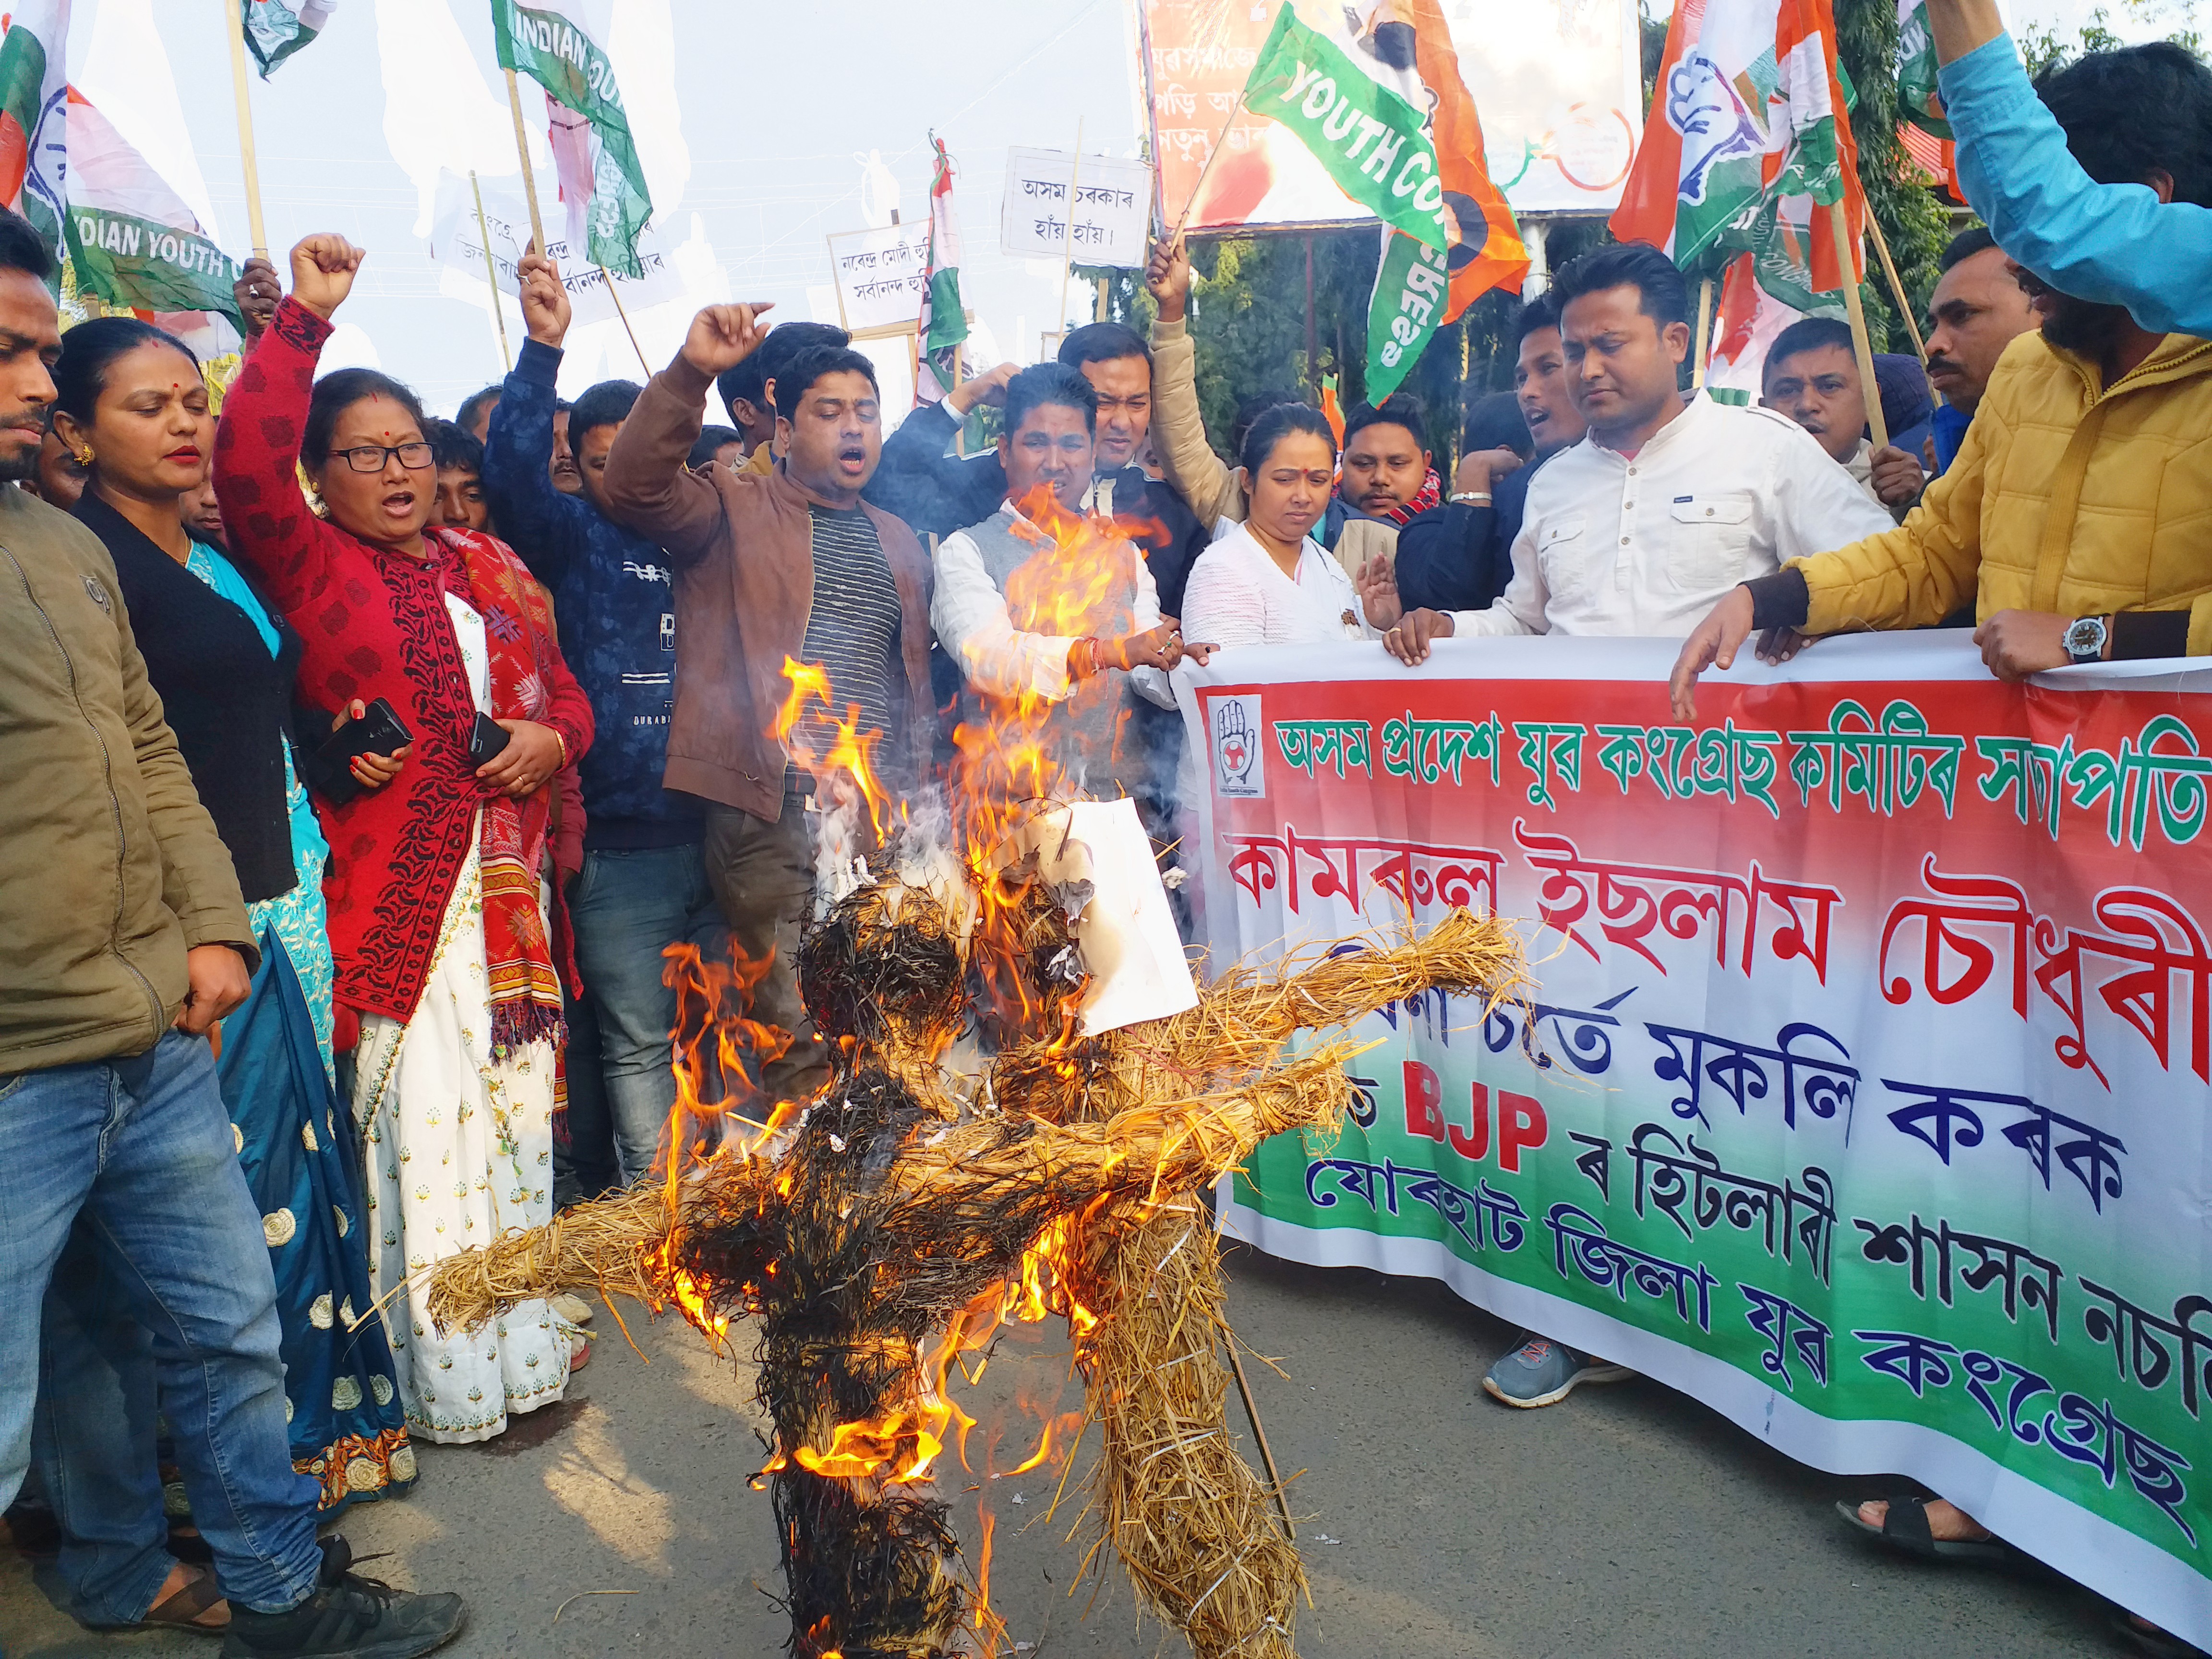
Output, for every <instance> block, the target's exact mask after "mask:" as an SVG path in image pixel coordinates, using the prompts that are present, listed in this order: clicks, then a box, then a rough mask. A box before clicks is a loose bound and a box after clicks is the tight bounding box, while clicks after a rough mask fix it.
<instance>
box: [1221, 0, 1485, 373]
mask: <svg viewBox="0 0 2212 1659" xmlns="http://www.w3.org/2000/svg"><path fill="white" fill-rule="evenodd" d="M1326 15H1327V17H1328V21H1327V23H1326V24H1325V25H1324V26H1322V27H1312V26H1309V25H1308V24H1307V23H1306V22H1305V21H1303V20H1302V19H1301V18H1300V17H1299V15H1298V14H1297V9H1296V8H1295V7H1294V6H1292V5H1291V4H1288V3H1285V5H1284V6H1283V8H1282V9H1281V10H1280V11H1279V12H1278V13H1277V14H1276V16H1275V24H1274V27H1273V29H1272V30H1271V31H1270V32H1269V33H1268V36H1267V43H1266V44H1265V45H1264V46H1261V49H1260V53H1259V57H1258V58H1257V60H1256V61H1255V63H1254V64H1253V67H1252V73H1251V76H1250V78H1249V80H1248V81H1247V82H1246V84H1245V88H1244V102H1245V107H1246V108H1247V109H1249V110H1250V111H1251V112H1254V113H1255V114H1259V115H1264V116H1266V117H1267V118H1269V119H1271V120H1273V121H1276V122H1278V123H1279V124H1280V125H1284V126H1285V127H1287V128H1289V129H1290V131H1291V132H1292V133H1294V134H1295V135H1297V138H1298V140H1299V142H1301V143H1304V145H1305V147H1306V149H1308V150H1310V152H1311V153H1312V154H1313V155H1314V157H1315V159H1316V160H1317V161H1320V163H1321V164H1322V167H1323V168H1324V169H1326V170H1327V172H1328V174H1329V176H1330V178H1332V179H1334V180H1335V182H1336V184H1337V186H1338V188H1339V189H1340V190H1342V191H1344V193H1345V194H1346V196H1348V197H1351V198H1352V200H1353V201H1355V202H1357V203H1358V204H1360V205H1361V206H1362V207H1364V208H1366V209H1368V210H1370V211H1371V212H1373V213H1374V214H1375V215H1376V217H1377V218H1379V219H1380V220H1382V222H1383V256H1382V259H1381V262H1380V264H1379V267H1378V269H1377V271H1376V284H1375V291H1374V295H1373V296H1372V298H1371V299H1370V301H1369V306H1368V314H1367V375H1366V391H1367V396H1368V397H1369V398H1370V399H1379V398H1383V397H1386V396H1388V395H1389V392H1392V391H1393V390H1395V388H1396V387H1397V386H1398V384H1399V383H1400V382H1401V380H1404V379H1405V377H1406V375H1407V374H1408V373H1409V372H1410V371H1411V370H1412V368H1413V364H1414V363H1415V362H1418V361H1419V357H1420V355H1421V351H1422V349H1423V348H1425V346H1426V345H1427V343H1428V342H1429V339H1430V337H1431V336H1432V335H1434V334H1435V332H1436V331H1437V326H1438V325H1440V324H1441V323H1443V322H1448V321H1449V320H1450V319H1453V318H1455V317H1457V316H1458V315H1459V313H1461V312H1462V311H1463V310H1465V309H1466V307H1467V306H1468V303H1469V302H1471V301H1473V300H1474V299H1475V298H1476V297H1477V296H1478V295H1481V294H1483V293H1484V292H1486V291H1487V290H1488V289H1492V288H1496V287H1498V286H1500V285H1502V284H1506V283H1518V282H1519V281H1520V280H1521V278H1522V276H1525V275H1526V273H1527V271H1528V252H1527V250H1526V249H1525V248H1524V247H1523V246H1522V242H1521V236H1520V231H1519V229H1518V228H1517V227H1516V225H1515V223H1514V221H1513V215H1512V212H1511V210H1510V209H1508V208H1507V206H1506V205H1505V200H1504V197H1503V196H1501V195H1500V194H1499V193H1498V191H1497V190H1496V189H1495V188H1494V187H1493V186H1492V184H1491V182H1490V177H1489V173H1488V172H1487V171H1486V168H1485V167H1484V165H1483V158H1482V125H1481V122H1480V119H1478V118H1477V117H1476V114H1475V109H1474V99H1473V97H1471V96H1470V95H1469V94H1468V90H1467V86H1466V82H1464V81H1463V80H1462V77H1461V76H1460V72H1459V59H1458V57H1457V55H1456V54H1455V52H1453V50H1452V45H1451V34H1450V30H1449V26H1448V25H1447V24H1446V22H1445V21H1444V17H1443V10H1442V9H1441V7H1440V5H1439V4H1438V3H1437V0H1363V3H1356V4H1350V5H1345V6H1342V7H1340V8H1337V9H1334V10H1332V11H1329V12H1328V13H1327V14H1326Z"/></svg>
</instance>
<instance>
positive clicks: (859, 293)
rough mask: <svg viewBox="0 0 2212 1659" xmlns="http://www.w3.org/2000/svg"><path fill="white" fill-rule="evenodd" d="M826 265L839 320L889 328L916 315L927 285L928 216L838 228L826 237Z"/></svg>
mask: <svg viewBox="0 0 2212 1659" xmlns="http://www.w3.org/2000/svg"><path fill="white" fill-rule="evenodd" d="M829 270H830V276H831V277H832V279H833V280H834V281H835V283H836V289H837V303H838V305H839V307H841V308H842V311H843V313H844V325H845V326H846V327H847V328H848V329H851V330H852V331H854V333H856V334H857V333H859V332H860V331H861V330H862V329H869V328H892V327H896V326H897V325H900V324H902V323H912V322H913V321H915V319H917V318H919V317H920V316H921V295H922V291H923V289H926V288H927V286H928V273H929V221H928V220H927V219H916V220H914V221H912V222H909V223H907V224H902V225H884V226H882V227H881V228H878V229H874V230H848V231H840V232H838V233H836V234H834V235H832V236H831V237H830V238H829Z"/></svg>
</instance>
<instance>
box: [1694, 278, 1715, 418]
mask: <svg viewBox="0 0 2212 1659" xmlns="http://www.w3.org/2000/svg"><path fill="white" fill-rule="evenodd" d="M1712 343H1713V279H1712V278H1711V277H1710V276H1708V277H1706V278H1705V280H1704V281H1703V282H1701V283H1699V284H1698V343H1697V360H1696V361H1695V362H1692V364H1691V366H1690V389H1691V390H1692V391H1693V392H1695V391H1699V390H1700V389H1702V388H1703V387H1704V386H1705V354H1706V352H1707V350H1708V349H1710V348H1711V345H1712Z"/></svg>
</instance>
